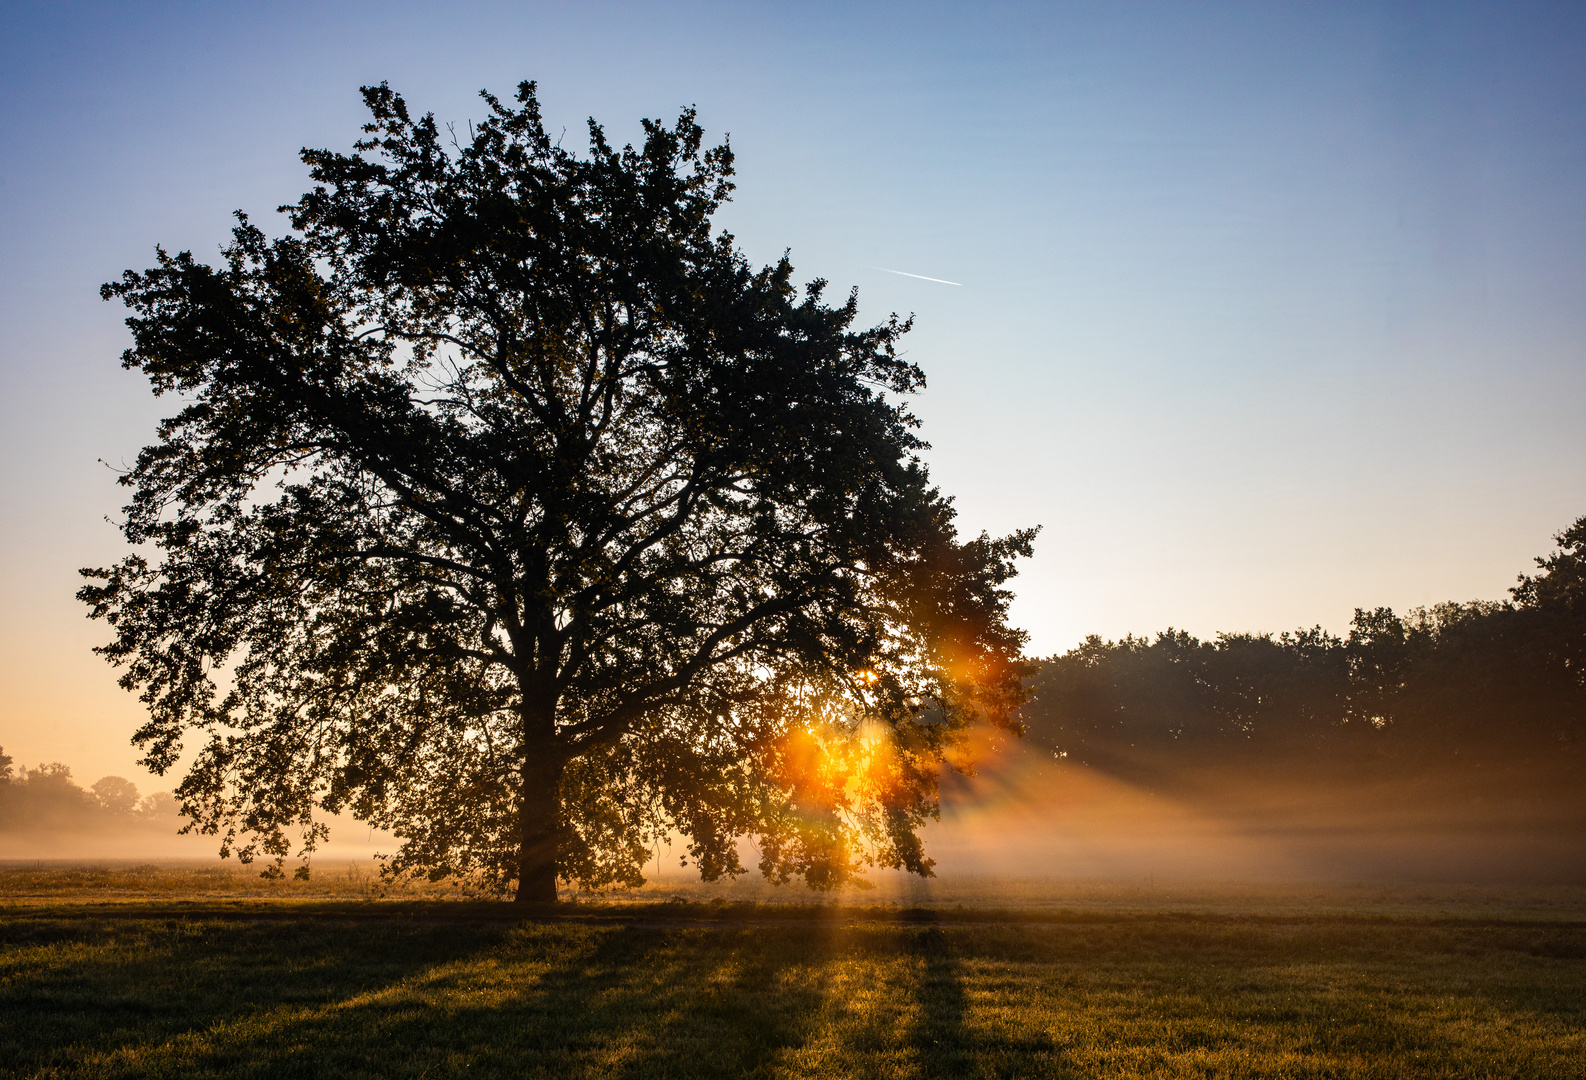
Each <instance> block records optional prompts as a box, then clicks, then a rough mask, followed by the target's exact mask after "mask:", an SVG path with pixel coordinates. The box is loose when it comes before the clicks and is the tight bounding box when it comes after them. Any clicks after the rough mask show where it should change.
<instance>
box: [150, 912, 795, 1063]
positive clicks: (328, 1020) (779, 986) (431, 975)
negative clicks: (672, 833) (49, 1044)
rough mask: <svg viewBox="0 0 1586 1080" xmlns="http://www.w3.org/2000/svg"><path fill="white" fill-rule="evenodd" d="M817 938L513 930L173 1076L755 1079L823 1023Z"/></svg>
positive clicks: (244, 1035)
mask: <svg viewBox="0 0 1586 1080" xmlns="http://www.w3.org/2000/svg"><path fill="white" fill-rule="evenodd" d="M818 937H819V931H818V929H817V928H792V929H779V930H778V931H777V932H775V933H772V934H766V933H764V932H763V931H761V932H756V931H754V930H751V929H747V928H744V929H697V930H680V929H671V928H668V929H646V928H639V927H632V926H627V927H587V926H585V927H567V926H559V925H556V924H550V925H542V926H526V927H521V928H518V929H517V930H514V931H511V932H509V933H507V934H506V935H505V936H504V938H503V939H502V940H500V941H498V942H494V943H491V944H489V945H487V946H484V947H479V946H477V945H476V946H475V947H473V948H470V949H463V950H458V951H457V952H456V953H454V954H453V955H451V956H449V957H446V958H434V959H440V962H432V963H430V964H428V965H420V966H417V967H415V968H413V969H411V970H409V971H407V972H406V973H405V974H404V975H403V977H402V978H400V979H393V980H391V981H389V982H386V983H385V984H384V985H379V986H372V987H368V988H366V989H364V990H363V991H362V992H360V993H351V994H344V995H339V996H338V998H337V999H336V1000H333V1001H328V1002H325V1001H320V1002H315V1003H313V1004H312V1005H311V1006H310V1007H301V1008H292V1007H287V1006H282V1007H278V1008H275V1009H272V1010H266V1011H263V1012H261V1013H260V1014H258V1015H256V1016H254V1017H252V1018H251V1019H250V1020H249V1021H247V1022H241V1023H230V1024H222V1025H219V1026H217V1027H215V1028H212V1029H210V1030H208V1031H207V1032H205V1033H204V1038H203V1040H202V1046H201V1047H197V1048H195V1053H194V1054H193V1055H192V1056H191V1057H190V1058H189V1059H187V1060H186V1061H184V1062H183V1063H182V1065H181V1070H180V1071H181V1072H182V1074H183V1075H190V1076H202V1075H216V1076H221V1075H224V1076H244V1077H246V1076H261V1077H262V1076H270V1077H291V1076H421V1075H426V1076H444V1075H463V1074H466V1075H467V1076H469V1077H480V1076H513V1077H518V1076H548V1077H549V1076H555V1077H578V1076H593V1075H600V1076H631V1077H649V1076H691V1077H712V1076H722V1077H726V1076H733V1077H738V1076H755V1075H765V1074H767V1073H768V1072H769V1071H771V1069H772V1067H773V1065H774V1063H775V1061H776V1059H777V1058H779V1057H780V1056H781V1055H782V1054H784V1053H785V1052H786V1051H787V1050H789V1049H791V1048H794V1047H796V1046H798V1045H800V1044H801V1043H802V1042H803V1041H804V1040H805V1039H806V1038H807V1037H808V1035H809V1030H810V1026H811V1024H813V1023H814V1022H815V1020H816V1018H817V1017H818V1015H819V1013H820V1001H821V995H822V993H823V981H822V978H823V977H822V973H821V971H820V967H821V965H820V964H819V963H815V964H811V963H810V960H811V958H812V957H815V956H818V955H819V954H820V953H821V952H822V949H821V945H820V942H819V940H818ZM129 1071H135V1070H129Z"/></svg>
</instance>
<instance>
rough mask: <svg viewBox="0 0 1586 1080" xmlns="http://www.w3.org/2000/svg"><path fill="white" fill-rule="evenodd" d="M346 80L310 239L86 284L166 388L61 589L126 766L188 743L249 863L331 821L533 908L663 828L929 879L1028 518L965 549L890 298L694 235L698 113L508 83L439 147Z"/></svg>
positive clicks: (704, 212)
mask: <svg viewBox="0 0 1586 1080" xmlns="http://www.w3.org/2000/svg"><path fill="white" fill-rule="evenodd" d="M364 99H365V101H366V103H367V105H368V107H369V110H370V112H371V114H372V120H371V122H370V123H368V124H367V125H366V126H365V127H364V132H365V135H366V138H365V139H364V140H363V141H360V142H358V143H356V144H355V148H354V152H353V153H351V154H341V153H332V152H330V151H322V150H312V151H305V152H304V153H303V159H304V161H305V162H306V163H307V164H308V166H309V167H310V174H311V176H312V177H313V180H314V181H315V186H314V188H313V189H312V190H311V191H310V192H308V193H307V194H306V195H304V196H303V197H302V199H301V200H300V201H298V202H297V203H296V204H294V205H291V206H288V207H283V208H282V210H283V211H285V212H286V213H288V214H289V215H290V221H291V225H292V231H291V233H290V235H288V236H286V237H283V238H280V239H273V240H272V239H268V238H267V237H266V235H265V234H264V233H263V232H261V231H260V230H259V229H258V228H256V227H255V226H254V225H252V224H250V223H249V221H248V220H247V218H246V217H245V216H243V215H241V214H239V215H238V221H239V224H238V226H237V227H236V228H235V229H234V230H233V232H232V237H233V238H232V241H231V243H230V245H229V246H228V247H226V248H225V249H224V251H223V254H224V261H223V263H221V264H220V265H218V266H213V267H212V266H208V265H204V264H202V263H200V262H198V261H196V260H195V259H194V258H193V257H192V256H191V254H190V253H188V252H182V253H181V254H177V255H170V254H167V253H166V252H165V251H163V250H161V251H160V252H159V257H158V265H157V266H155V267H154V268H152V269H149V270H146V271H144V272H141V273H134V272H131V271H129V272H127V273H126V274H125V275H124V276H123V277H122V278H121V280H120V281H118V282H115V283H113V284H109V285H106V286H105V288H104V295H105V297H106V298H119V299H121V300H122V301H124V302H125V303H126V304H127V305H128V306H129V307H130V308H131V310H132V316H131V317H130V318H129V319H128V320H127V322H128V326H129V327H130V328H131V331H132V338H133V344H132V347H131V348H130V349H129V350H128V351H127V352H126V353H125V355H124V357H123V362H124V364H125V366H126V367H128V368H134V369H138V370H141V371H143V372H144V373H145V374H146V375H147V376H148V378H149V379H150V381H151V383H152V384H153V387H154V390H155V391H156V392H157V393H159V394H166V395H173V396H175V397H177V398H178V400H179V401H180V403H181V408H180V411H178V412H177V413H176V414H175V415H174V416H172V417H171V418H170V419H168V420H166V421H164V422H163V424H162V425H161V427H160V430H159V438H158V441H157V442H155V443H154V444H153V445H151V446H148V447H146V448H145V449H144V450H143V451H142V452H141V453H140V454H139V456H138V458H137V460H136V463H135V465H134V466H133V467H132V468H131V469H130V470H129V471H128V472H127V473H126V474H125V475H124V476H123V477H122V482H123V483H124V484H125V485H127V486H128V487H130V488H131V489H132V491H133V496H132V501H131V503H130V504H129V505H128V506H127V508H126V516H125V522H124V532H125V535H126V539H127V540H128V542H129V543H130V544H132V545H133V546H134V553H132V554H130V555H128V556H126V557H125V558H124V559H123V560H122V561H121V562H120V563H119V564H118V565H116V566H114V567H110V568H106V569H96V570H85V571H84V574H85V576H86V577H88V578H89V579H90V583H89V584H88V585H87V586H85V587H84V588H83V589H82V591H81V593H80V595H81V597H82V599H83V600H85V601H86V602H87V603H88V604H89V605H91V608H92V613H93V615H94V616H96V617H100V618H104V619H106V620H107V621H108V622H109V623H110V625H111V626H112V627H113V628H114V631H115V638H114V640H113V641H112V642H111V643H110V644H109V645H107V646H105V647H104V648H103V649H102V650H101V652H103V653H104V654H105V655H106V656H107V657H108V658H109V659H110V660H111V661H112V662H114V663H116V664H118V665H121V666H123V667H124V669H125V670H124V672H123V676H122V683H123V685H124V686H126V687H128V688H129V689H133V690H136V691H138V692H140V693H141V696H142V699H143V701H144V702H145V703H146V704H147V706H148V708H149V720H148V723H147V724H146V725H144V726H143V727H142V728H141V729H140V730H139V731H138V732H137V734H136V737H135V738H136V741H137V742H138V743H139V745H140V746H142V747H143V749H144V751H145V753H146V759H145V761H146V764H147V765H148V766H150V767H151V768H152V769H154V770H155V771H157V772H164V771H165V770H167V769H170V768H172V767H174V766H176V765H177V764H178V762H179V761H180V760H181V759H182V758H183V755H184V753H186V754H190V755H191V764H190V768H189V770H188V772H187V774H186V777H185V779H184V780H183V781H182V783H181V786H180V787H179V789H178V794H179V796H180V797H181V799H182V803H183V810H184V812H185V813H186V814H187V815H188V816H189V817H190V818H192V819H193V823H194V824H195V825H196V826H197V827H198V828H200V829H202V830H203V831H206V832H211V833H215V834H217V835H219V836H220V837H221V842H222V851H223V852H231V851H235V852H236V853H237V854H238V855H240V856H241V857H242V858H244V859H245V860H251V859H253V858H254V857H257V856H261V855H262V856H265V857H267V858H268V859H270V863H269V869H268V870H267V873H279V872H280V867H281V866H282V863H283V860H284V859H285V858H286V857H287V856H289V855H291V854H292V852H293V849H294V848H296V849H297V850H298V852H299V854H300V855H302V854H306V853H308V852H311V851H312V850H313V848H314V845H315V843H316V842H318V841H319V840H320V839H322V838H323V837H324V835H325V826H324V823H323V819H324V817H325V816H326V814H327V813H328V812H347V811H350V812H351V813H352V814H354V815H356V816H357V817H358V818H360V819H364V820H367V821H369V822H371V823H373V824H374V825H376V826H379V827H382V828H386V829H390V830H392V831H394V833H395V834H396V835H397V836H398V837H399V838H400V840H401V846H400V848H399V850H398V851H397V852H396V853H395V855H394V857H393V858H392V860H391V863H390V867H391V869H392V871H393V872H408V873H421V872H422V873H428V874H430V875H431V876H434V877H441V876H445V875H448V874H463V875H473V876H475V877H483V878H486V879H489V880H492V881H494V882H496V883H498V884H501V885H505V884H507V883H509V882H511V881H513V880H515V881H516V882H517V896H518V898H519V899H531V900H545V899H554V897H555V895H556V882H557V879H558V877H562V878H566V879H570V880H574V881H578V882H581V883H584V884H586V885H601V884H610V883H617V882H622V883H631V882H637V881H641V880H642V878H641V877H640V876H639V870H640V868H641V866H642V865H643V863H644V862H645V861H646V858H647V856H648V854H649V852H650V850H651V848H650V845H651V844H652V843H654V842H655V841H656V840H657V838H658V837H660V836H663V835H676V834H681V835H683V836H684V837H686V838H687V843H688V851H689V853H690V857H691V858H692V860H693V861H694V862H695V863H696V864H697V866H698V868H699V870H700V872H701V873H702V874H703V875H704V876H705V877H706V878H715V877H717V876H719V875H722V874H736V873H741V872H743V871H744V869H745V868H744V867H743V866H742V865H741V864H740V858H739V850H740V843H741V842H742V841H744V840H745V839H747V840H748V841H750V842H752V843H753V844H754V845H755V847H756V848H757V850H758V852H759V855H760V869H761V870H762V871H763V872H764V873H765V874H766V875H767V876H769V877H772V878H773V879H777V880H787V879H788V878H789V877H790V876H794V875H801V876H803V877H804V878H805V880H806V881H807V882H808V883H810V884H811V885H814V886H817V887H830V886H833V885H836V884H839V883H841V882H842V881H843V880H845V879H847V878H848V877H850V876H851V875H853V874H855V873H856V872H858V871H860V870H861V869H862V868H863V867H864V866H866V865H877V864H879V865H885V866H894V867H906V868H907V869H909V870H911V871H915V872H918V873H922V874H924V873H929V872H930V866H931V862H930V860H929V859H927V858H926V857H925V855H924V853H923V851H922V848H921V845H920V842H919V840H918V838H917V829H918V828H919V826H920V825H921V824H922V823H923V822H924V821H925V820H926V819H927V818H929V817H930V816H932V815H933V814H934V813H935V808H936V778H937V775H938V770H939V769H940V768H941V767H942V764H943V761H944V755H945V754H947V753H948V752H949V751H950V749H951V747H952V746H953V745H954V743H955V741H957V740H958V739H959V738H960V736H961V734H962V733H963V731H964V730H965V728H966V727H967V726H968V725H970V724H973V723H991V724H999V725H1004V726H1016V721H1015V720H1013V719H1012V718H1011V716H1010V709H1011V708H1012V707H1013V706H1015V705H1016V704H1017V703H1018V701H1019V700H1020V693H1021V691H1020V679H1021V676H1022V674H1023V673H1024V666H1023V662H1022V660H1021V659H1020V648H1021V645H1022V643H1023V635H1022V633H1021V632H1020V631H1018V630H1016V629H1013V628H1012V627H1010V626H1009V625H1008V623H1007V620H1006V607H1007V603H1008V599H1009V597H1008V593H1007V591H1006V589H1005V588H1004V584H1005V582H1006V581H1007V579H1008V578H1009V577H1010V576H1011V575H1012V573H1013V566H1012V562H1013V559H1014V558H1015V557H1017V556H1020V555H1027V554H1028V553H1029V548H1030V541H1031V537H1032V533H1031V532H1020V533H1016V534H1014V535H1012V536H1010V537H1007V538H1003V539H992V538H988V537H986V536H984V535H982V536H981V537H980V538H978V539H974V540H969V541H967V542H965V541H961V540H960V539H959V538H958V537H957V535H956V533H955V530H954V526H953V518H954V513H953V509H952V506H951V504H950V501H949V500H948V499H946V498H944V497H943V496H942V495H941V494H940V493H939V492H938V491H937V490H936V489H934V488H933V487H931V485H930V483H929V480H928V477H927V474H926V471H925V469H924V467H923V466H922V465H921V463H920V461H919V459H918V451H919V450H920V449H921V448H922V447H923V445H924V444H923V443H921V442H920V441H919V440H918V438H917V437H916V436H915V434H914V433H913V429H914V428H915V427H916V422H915V420H914V418H913V417H912V416H911V415H910V413H909V412H908V411H907V410H906V409H905V408H904V406H903V405H902V404H901V401H902V399H903V396H904V395H907V394H909V393H911V392H913V391H916V390H917V389H919V388H920V387H921V386H922V385H923V381H924V380H923V376H922V374H921V372H920V370H919V369H918V368H917V367H916V366H915V365H914V364H912V363H910V362H908V361H906V360H905V359H903V358H902V357H900V356H899V354H898V352H897V351H896V345H897V342H898V339H899V337H900V335H902V334H903V333H904V332H905V331H906V330H907V329H908V324H907V323H906V322H900V321H899V320H898V319H897V318H896V317H894V318H892V319H891V320H889V321H887V322H885V323H883V324H881V325H879V326H875V327H873V328H870V329H855V328H854V321H855V317H856V301H855V297H854V296H853V295H852V294H850V295H849V297H848V298H847V301H846V302H845V303H843V304H841V305H837V306H831V305H828V304H827V303H825V302H823V299H822V293H823V285H824V283H823V282H820V281H815V282H812V283H810V284H809V285H807V286H805V287H804V288H803V289H802V291H801V290H799V289H797V288H796V287H795V285H794V284H793V279H792V273H793V271H792V268H791V266H790V265H789V263H788V261H787V259H786V258H785V257H784V258H783V259H782V260H781V261H780V262H778V263H776V264H775V265H772V266H768V267H765V268H762V269H755V268H752V267H751V266H750V265H749V264H748V263H747V261H746V260H745V258H744V256H743V255H742V254H741V253H740V252H739V251H738V249H737V248H736V247H735V246H734V242H733V238H732V237H731V236H730V235H728V234H725V233H715V232H713V231H712V229H713V226H712V215H713V213H714V212H715V211H716V210H717V208H718V207H719V206H720V205H721V204H722V202H723V201H724V200H725V199H726V198H727V197H728V194H729V192H730V191H731V189H732V185H731V183H730V180H729V178H730V177H731V175H732V156H731V153H730V151H729V150H728V148H727V147H726V146H718V147H716V148H714V149H708V150H707V149H702V137H701V136H702V133H701V131H700V129H699V127H698V126H697V125H696V124H695V121H694V114H693V112H692V111H688V112H685V113H683V115H682V116H681V118H680V119H679V120H678V121H677V123H676V124H675V125H672V126H670V127H668V126H666V125H664V124H658V123H655V122H651V121H646V122H645V123H644V138H643V142H642V145H641V146H639V147H637V148H636V147H633V146H627V147H624V148H622V149H620V150H619V149H616V148H614V147H613V146H612V145H611V144H609V143H608V141H607V139H606V136H605V135H604V133H603V131H602V129H601V128H600V127H599V126H598V125H596V124H595V123H594V122H593V121H591V122H590V125H589V150H588V153H587V154H585V155H578V154H575V153H573V152H571V151H568V150H565V149H563V148H562V146H561V140H560V139H556V138H552V137H550V136H548V135H547V133H546V131H545V129H544V127H543V124H542V121H541V117H540V113H539V109H538V106H537V104H536V99H535V93H534V85H533V84H532V83H525V84H523V85H522V86H521V87H519V90H518V93H517V96H516V104H510V103H503V102H502V101H500V100H498V99H497V98H495V97H492V96H490V95H489V94H485V95H484V100H485V101H486V103H487V104H488V107H489V116H488V117H487V118H486V119H485V120H484V121H483V122H481V123H479V124H477V125H476V126H471V127H470V128H469V132H468V137H467V138H466V140H463V141H459V140H458V138H457V136H456V135H455V134H453V135H452V136H451V137H450V138H447V137H444V136H443V135H442V133H441V131H440V130H439V129H438V128H437V125H436V123H435V121H434V119H433V117H432V116H423V117H421V118H414V117H413V116H412V115H411V114H410V113H409V111H408V108H407V106H406V105H405V103H404V102H403V99H402V98H401V97H399V96H398V95H396V94H394V93H393V92H392V91H391V90H390V89H388V88H387V87H386V86H384V85H382V86H379V87H373V88H366V89H365V90H364ZM195 737H196V739H197V745H196V746H188V748H187V750H186V751H184V745H187V744H188V743H191V742H192V741H193V740H194V739H195ZM316 814H317V815H318V817H316ZM294 830H296V832H297V838H296V839H293V836H292V834H293V832H294ZM300 869H301V868H300Z"/></svg>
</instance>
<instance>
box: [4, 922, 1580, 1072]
mask: <svg viewBox="0 0 1586 1080" xmlns="http://www.w3.org/2000/svg"><path fill="white" fill-rule="evenodd" d="M0 1073H3V1074H4V1075H7V1076H57V1077H76V1076H94V1077H118V1076H140V1077H165V1076H182V1077H203V1076H258V1077H266V1076H268V1077H279V1076H298V1075H301V1076H310V1075H312V1076H321V1077H324V1076H360V1077H361V1076H367V1077H399V1076H410V1077H443V1076H458V1077H464V1076H466V1077H471V1078H472V1077H492V1076H502V1077H508V1076H511V1077H519V1076H545V1077H596V1076H622V1077H668V1076H670V1077H710V1076H720V1077H728V1076H731V1077H738V1076H762V1077H829V1076H855V1077H858V1076H866V1077H929V1076H968V1077H982V1076H983V1077H1028V1076H1058V1077H1061V1076H1075V1077H1082V1076H1083V1077H1090V1076H1118V1077H1147V1076H1150V1077H1178V1076H1184V1077H1207V1076H1250V1077H1256V1076H1259V1077H1384V1078H1386V1077H1498V1076H1505V1077H1507V1076H1535V1077H1570V1076H1582V1075H1586V925H1583V924H1581V923H1579V922H1577V921H1571V920H1547V919H1534V918H1533V919H1529V920H1505V919H1491V918H1472V919H1459V918H1445V917H1439V918H1428V917H1420V916H1416V917H1398V916H1372V917H1369V918H1359V917H1350V916H1345V915H1335V914H1328V913H1315V914H1312V915H1308V916H1305V915H1295V914H1292V913H1290V914H1283V915H1247V916H1238V915H1234V914H1229V913H1222V914H1200V915H1195V914H1185V913H1177V914H1175V913H1172V912H1155V913H1153V912H1134V913H1118V912H1114V913H1107V912H1099V913H1098V912H1092V913H1088V914H1087V913H1083V912H1070V913H1067V914H1066V915H1063V916H1060V917H1059V916H1053V915H1050V914H1048V915H1042V916H1040V917H1036V918H1031V919H1027V920H1024V921H1019V920H1018V919H1017V917H1016V913H1008V916H1007V917H1004V916H1001V915H997V914H995V913H986V912H983V913H978V914H977V913H975V912H967V913H965V912H959V911H954V910H948V911H941V912H932V911H927V910H887V909H882V908H871V909H843V908H838V907H827V908H813V907H812V908H804V909H798V908H789V907H782V908H777V909H771V908H765V907H759V906H754V905H742V906H740V905H715V906H710V905H690V904H650V905H632V906H625V907H618V906H599V905H575V906H572V907H571V909H570V910H569V911H566V912H563V911H561V910H560V909H554V910H552V909H547V910H545V911H541V912H538V913H536V915H535V916H534V917H533V918H527V919H526V918H523V915H522V912H519V911H517V910H515V909H513V908H511V907H510V906H509V905H498V904H489V905H484V904H458V903H439V902H433V901H410V902H404V903H400V904H389V903H387V904H377V903H367V902H365V903H357V902H346V901H322V902H318V903H312V904H280V903H275V904H270V903H257V902H239V901H226V900H222V901H215V902H211V903H199V904H181V903H174V902H170V901H154V900H145V901H124V902H121V903H117V904H111V905H104V904H99V903H97V902H90V903H84V902H83V901H81V900H79V901H76V902H70V901H62V902H56V903H51V904H47V905H46V904H24V905H13V906H10V907H8V908H6V909H3V910H0Z"/></svg>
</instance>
